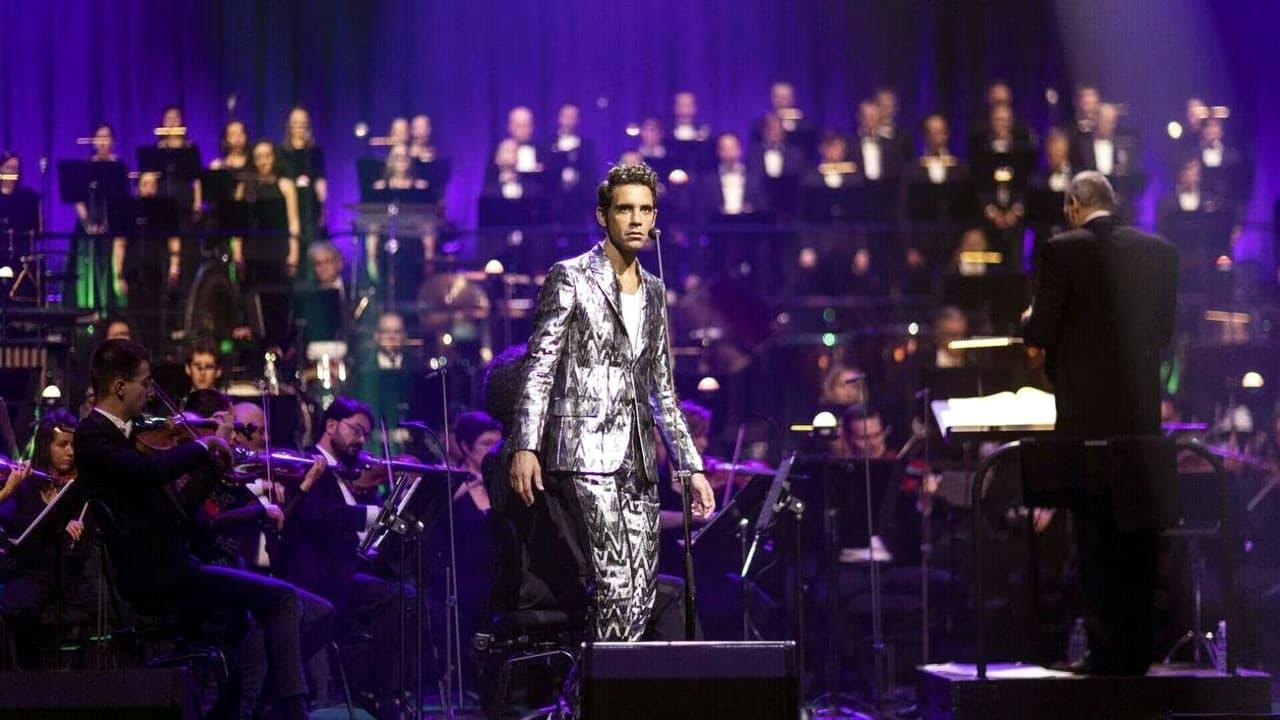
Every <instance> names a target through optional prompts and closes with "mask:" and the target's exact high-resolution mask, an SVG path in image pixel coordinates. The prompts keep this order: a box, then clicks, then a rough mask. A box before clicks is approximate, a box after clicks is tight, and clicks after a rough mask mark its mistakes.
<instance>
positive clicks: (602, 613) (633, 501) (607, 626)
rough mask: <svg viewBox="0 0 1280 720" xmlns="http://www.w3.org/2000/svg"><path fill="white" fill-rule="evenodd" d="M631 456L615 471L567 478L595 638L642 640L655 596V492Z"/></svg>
mask: <svg viewBox="0 0 1280 720" xmlns="http://www.w3.org/2000/svg"><path fill="white" fill-rule="evenodd" d="M634 444H638V443H634ZM632 457H634V455H631V454H628V456H627V458H626V459H625V460H624V461H623V464H622V468H621V469H620V470H619V471H618V472H617V473H613V474H610V475H584V474H577V473H574V474H570V475H569V478H570V480H571V487H572V488H573V491H574V493H575V495H576V496H577V501H578V502H577V505H578V508H579V510H580V512H581V513H582V518H581V522H582V523H583V525H584V529H585V530H586V534H587V543H588V545H589V546H590V563H591V575H590V578H589V584H588V587H587V591H588V595H589V596H590V597H591V599H592V604H591V607H590V608H589V609H588V618H587V627H588V628H589V630H590V631H591V634H592V639H594V640H611V641H635V640H640V639H641V638H642V637H643V636H644V633H645V630H646V629H647V627H648V624H649V618H650V616H651V615H652V614H653V606H654V601H655V600H656V598H657V578H658V537H659V534H658V530H659V527H658V490H657V485H655V484H654V483H653V482H651V481H649V480H648V478H647V477H646V475H645V473H644V472H643V471H642V468H639V467H637V466H636V465H634V464H633V463H632V462H631V458H632Z"/></svg>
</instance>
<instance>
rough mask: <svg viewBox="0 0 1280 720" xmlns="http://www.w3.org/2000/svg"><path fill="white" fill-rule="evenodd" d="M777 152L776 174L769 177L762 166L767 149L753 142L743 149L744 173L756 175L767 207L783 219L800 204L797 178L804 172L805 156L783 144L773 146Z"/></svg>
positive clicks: (792, 212) (788, 216)
mask: <svg viewBox="0 0 1280 720" xmlns="http://www.w3.org/2000/svg"><path fill="white" fill-rule="evenodd" d="M773 149H775V150H777V151H778V152H779V153H781V157H782V168H781V172H780V173H779V174H778V176H777V177H770V176H769V173H768V171H767V168H766V167H765V162H764V158H765V153H766V152H767V151H768V150H770V148H767V147H765V146H763V145H760V144H754V145H752V146H751V148H750V149H749V150H747V155H746V158H744V160H743V162H745V163H746V165H747V172H748V173H749V174H754V175H755V176H756V177H758V178H760V182H761V184H762V185H763V186H764V191H765V194H766V195H767V196H768V198H769V207H770V209H771V210H772V211H773V212H774V213H775V214H776V215H777V216H778V217H779V218H780V219H783V220H788V219H791V218H793V217H795V216H796V213H797V212H798V211H799V205H800V178H801V177H802V176H803V175H804V172H805V155H804V153H803V152H801V150H800V149H799V148H797V147H794V146H792V145H787V144H785V143H784V144H783V145H782V146H781V147H778V148H773Z"/></svg>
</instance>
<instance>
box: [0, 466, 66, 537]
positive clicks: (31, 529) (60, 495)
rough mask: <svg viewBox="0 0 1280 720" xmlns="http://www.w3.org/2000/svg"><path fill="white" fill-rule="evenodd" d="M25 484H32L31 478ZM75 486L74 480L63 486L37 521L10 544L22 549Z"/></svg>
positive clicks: (38, 516) (32, 522)
mask: <svg viewBox="0 0 1280 720" xmlns="http://www.w3.org/2000/svg"><path fill="white" fill-rule="evenodd" d="M24 482H31V478H27V480H25V481H24ZM75 484H76V481H75V480H74V479H73V480H68V481H67V484H66V485H63V486H62V489H61V490H59V491H58V494H57V495H54V496H53V500H51V501H49V504H48V505H45V506H44V509H43V510H41V511H40V514H39V515H37V516H36V519H35V520H32V521H31V524H30V525H28V526H27V529H26V530H23V531H22V534H21V535H19V536H18V539H17V540H10V542H11V543H13V546H14V547H22V543H23V542H25V541H26V539H27V537H28V536H30V535H31V533H33V532H35V531H36V530H38V529H39V528H40V527H41V526H43V525H44V519H45V517H46V516H47V515H48V514H49V513H51V512H53V509H54V508H56V507H58V503H59V502H60V501H61V500H62V498H63V497H65V496H66V494H67V491H68V490H70V489H71V486H72V485H75Z"/></svg>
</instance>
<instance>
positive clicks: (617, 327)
mask: <svg viewBox="0 0 1280 720" xmlns="http://www.w3.org/2000/svg"><path fill="white" fill-rule="evenodd" d="M640 277H641V279H642V281H643V292H644V294H645V295H644V323H643V327H644V330H643V332H641V334H640V337H638V338H630V337H628V336H627V330H626V326H625V325H624V324H623V321H622V311H621V291H620V290H619V288H618V283H617V279H616V278H615V276H614V273H613V268H612V267H611V266H610V264H609V259H608V257H606V256H605V254H604V246H603V245H597V246H596V247H594V248H592V249H591V250H590V251H589V252H587V253H584V254H582V255H579V256H578V257H575V258H571V259H569V260H564V261H561V262H558V263H556V264H555V265H553V266H552V267H551V271H550V273H548V275H547V280H546V282H545V283H544V284H543V286H542V290H541V292H539V294H538V306H537V311H536V313H535V314H534V318H533V334H532V335H531V336H530V338H529V355H528V358H527V359H526V361H525V368H524V369H525V376H526V378H525V386H524V392H523V394H522V395H521V398H520V404H519V406H518V408H517V414H516V427H515V428H513V432H512V433H511V439H512V442H511V447H512V449H513V450H533V451H536V452H537V453H538V454H539V457H540V459H541V462H542V468H543V470H545V471H548V472H577V473H613V472H616V471H617V470H618V469H619V467H620V466H621V465H622V461H623V458H624V457H625V455H626V452H627V445H628V442H629V441H630V439H631V431H632V423H639V428H640V444H641V449H642V451H643V453H644V458H643V462H644V467H646V468H648V471H649V473H651V474H650V477H654V476H653V475H652V473H653V472H654V471H655V469H656V468H655V460H654V449H655V447H654V434H653V427H654V423H655V422H656V423H657V427H658V430H659V432H660V433H661V434H662V438H663V441H664V442H665V443H666V445H667V447H668V448H669V449H674V447H675V446H676V445H678V446H679V448H680V452H679V453H676V452H671V453H670V455H671V457H673V458H677V457H678V458H683V461H684V463H685V467H686V468H687V469H689V470H693V471H701V470H702V459H701V458H700V457H699V456H698V451H697V449H696V448H695V447H694V445H693V439H692V438H691V436H690V435H689V427H688V425H687V424H686V423H685V419H684V415H683V414H682V413H681V412H680V409H679V407H678V400H677V398H676V393H675V388H674V387H672V385H671V374H670V372H669V371H668V362H669V361H668V355H667V351H666V345H667V326H666V323H665V322H664V313H663V310H662V308H663V303H664V301H665V288H663V286H662V281H661V280H659V279H658V278H656V277H654V276H653V275H651V274H649V273H648V272H646V271H645V270H644V268H640ZM633 342H634V343H637V344H638V346H639V347H638V350H637V352H636V353H635V354H634V356H633V355H632V352H631V344H632V343H633ZM636 460H640V458H636Z"/></svg>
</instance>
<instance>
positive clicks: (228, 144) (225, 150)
mask: <svg viewBox="0 0 1280 720" xmlns="http://www.w3.org/2000/svg"><path fill="white" fill-rule="evenodd" d="M220 148H221V151H222V155H220V156H219V157H216V158H214V159H212V160H210V161H209V169H210V170H230V171H232V172H238V171H241V170H244V169H245V168H246V166H248V164H249V130H248V129H247V128H246V127H245V125H244V123H243V122H240V121H239V120H232V121H230V122H228V123H227V124H226V125H224V126H223V127H222V142H221V143H220Z"/></svg>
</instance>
